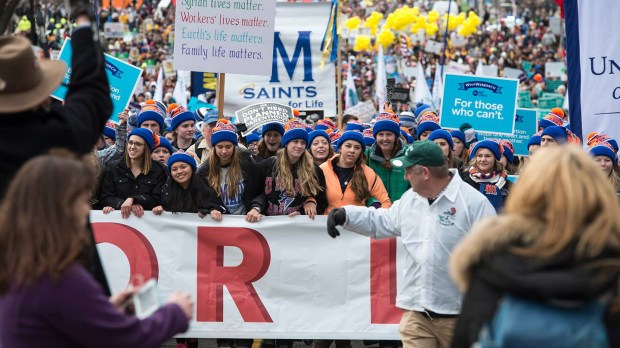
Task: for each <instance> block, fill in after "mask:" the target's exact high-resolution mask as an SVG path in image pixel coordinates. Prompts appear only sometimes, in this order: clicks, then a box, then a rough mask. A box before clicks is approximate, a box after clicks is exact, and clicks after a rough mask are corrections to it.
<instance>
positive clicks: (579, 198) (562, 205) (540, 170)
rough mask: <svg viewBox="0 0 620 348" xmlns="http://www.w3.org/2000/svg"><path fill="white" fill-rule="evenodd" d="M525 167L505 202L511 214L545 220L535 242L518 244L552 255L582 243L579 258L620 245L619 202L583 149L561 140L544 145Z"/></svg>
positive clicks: (528, 251) (529, 252) (537, 253)
mask: <svg viewBox="0 0 620 348" xmlns="http://www.w3.org/2000/svg"><path fill="white" fill-rule="evenodd" d="M528 162H529V163H528V164H527V166H525V167H524V169H523V172H522V173H521V175H520V176H519V181H518V184H516V185H515V186H514V188H513V189H512V191H511V192H510V195H509V196H508V199H507V201H506V205H505V207H504V214H505V215H507V216H516V217H523V218H527V219H534V220H535V221H539V222H540V223H542V224H543V225H544V228H543V229H542V232H541V233H538V234H537V235H536V236H535V237H536V238H535V240H534V242H533V243H532V244H529V245H527V246H524V247H518V248H514V250H515V252H517V253H519V254H522V255H526V256H533V257H548V256H551V255H555V254H557V253H558V252H560V251H561V250H563V249H565V248H566V247H567V246H568V245H569V244H570V243H573V242H575V241H576V242H577V249H576V256H577V257H578V258H584V257H592V256H596V255H598V254H600V252H601V251H602V250H603V248H605V247H612V248H615V249H620V214H618V211H620V204H619V203H618V198H617V197H616V194H615V190H614V189H612V187H611V184H610V182H609V180H608V179H607V178H605V174H604V173H603V172H602V171H601V170H600V168H599V167H598V166H597V165H596V163H595V162H594V161H592V159H591V158H590V157H589V155H588V154H587V153H585V152H584V151H583V150H582V149H580V148H579V147H577V146H574V145H562V146H557V147H551V148H545V149H541V150H540V151H539V152H537V153H536V156H533V157H532V158H531V159H530V160H529V161H528Z"/></svg>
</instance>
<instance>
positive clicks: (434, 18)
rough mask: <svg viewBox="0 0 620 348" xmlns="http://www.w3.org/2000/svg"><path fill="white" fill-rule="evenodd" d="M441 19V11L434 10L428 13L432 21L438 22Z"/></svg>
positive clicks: (429, 19)
mask: <svg viewBox="0 0 620 348" xmlns="http://www.w3.org/2000/svg"><path fill="white" fill-rule="evenodd" d="M438 19H439V12H437V11H435V10H432V11H430V12H429V13H428V21H429V22H430V23H433V22H437V20H438Z"/></svg>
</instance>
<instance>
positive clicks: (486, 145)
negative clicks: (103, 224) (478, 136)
mask: <svg viewBox="0 0 620 348" xmlns="http://www.w3.org/2000/svg"><path fill="white" fill-rule="evenodd" d="M480 149H487V150H489V151H491V153H492V154H493V157H495V160H497V161H499V160H500V158H502V152H503V149H502V146H501V145H500V144H498V143H497V142H495V141H493V140H482V141H479V142H477V143H475V144H474V146H473V147H472V149H471V152H470V154H469V159H470V160H473V159H474V158H476V152H478V150H480Z"/></svg>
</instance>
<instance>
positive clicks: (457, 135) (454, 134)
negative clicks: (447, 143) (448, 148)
mask: <svg viewBox="0 0 620 348" xmlns="http://www.w3.org/2000/svg"><path fill="white" fill-rule="evenodd" d="M450 135H451V136H452V138H457V139H458V140H460V141H461V142H462V143H463V145H465V148H467V144H466V142H465V133H463V132H461V131H460V130H458V129H456V130H453V131H452V132H450Z"/></svg>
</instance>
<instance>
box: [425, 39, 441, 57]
mask: <svg viewBox="0 0 620 348" xmlns="http://www.w3.org/2000/svg"><path fill="white" fill-rule="evenodd" d="M442 49H443V45H442V44H441V42H437V41H434V40H428V41H426V46H424V51H426V52H428V53H435V54H440V53H441V50H442Z"/></svg>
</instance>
